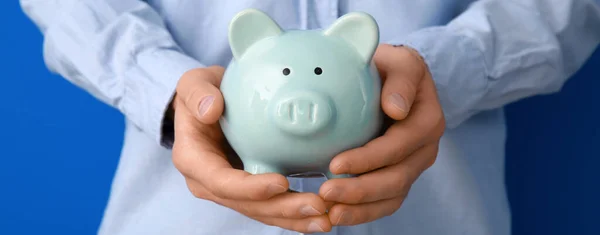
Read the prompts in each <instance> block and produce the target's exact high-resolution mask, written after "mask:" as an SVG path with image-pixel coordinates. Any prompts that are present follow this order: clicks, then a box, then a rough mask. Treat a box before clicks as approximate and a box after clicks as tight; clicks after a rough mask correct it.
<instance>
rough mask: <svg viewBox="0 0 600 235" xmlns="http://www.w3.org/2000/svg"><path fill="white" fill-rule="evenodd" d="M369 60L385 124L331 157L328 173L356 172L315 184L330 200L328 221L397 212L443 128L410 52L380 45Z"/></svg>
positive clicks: (420, 65)
mask: <svg viewBox="0 0 600 235" xmlns="http://www.w3.org/2000/svg"><path fill="white" fill-rule="evenodd" d="M373 59H374V61H375V64H376V66H377V68H378V70H379V72H380V75H381V77H382V80H383V84H384V85H383V89H382V94H381V105H382V108H383V110H384V112H385V113H386V114H387V116H389V119H390V121H391V126H390V127H389V128H387V129H386V130H385V133H384V134H383V135H382V136H381V137H378V138H376V139H374V140H372V141H371V142H369V143H367V144H366V145H364V146H363V147H360V148H356V149H352V150H349V151H345V152H343V153H341V154H339V155H338V156H336V157H335V158H334V159H333V160H332V162H331V164H330V166H329V169H330V170H331V172H333V173H334V174H359V176H358V177H356V178H348V179H332V180H328V181H326V182H325V183H324V184H323V185H322V186H321V188H320V190H319V194H320V195H321V197H323V198H324V199H325V200H326V201H330V202H335V203H336V204H335V205H334V206H333V207H332V208H331V209H330V210H329V217H330V220H331V223H332V224H333V225H356V224H361V223H367V222H371V221H373V220H376V219H379V218H381V217H384V216H389V215H392V214H393V213H394V212H395V211H396V210H398V209H399V208H400V206H401V204H402V202H403V201H404V198H405V197H406V196H407V194H408V191H409V189H410V187H411V186H412V184H413V182H415V180H416V179H417V177H419V175H420V174H421V173H422V172H423V171H424V170H425V169H427V168H429V167H430V166H431V165H432V164H433V163H434V161H435V158H436V156H437V152H438V143H439V140H440V138H441V136H442V134H443V132H444V129H445V120H444V115H443V113H442V109H441V106H440V104H439V102H438V97H437V93H436V89H435V85H434V82H433V80H432V78H431V74H430V73H429V70H428V69H427V66H426V64H425V63H424V62H423V60H422V59H421V57H420V56H419V55H418V53H417V52H416V51H414V50H412V49H409V48H407V47H402V46H391V45H381V46H379V47H378V49H377V51H376V53H375V56H374V58H373Z"/></svg>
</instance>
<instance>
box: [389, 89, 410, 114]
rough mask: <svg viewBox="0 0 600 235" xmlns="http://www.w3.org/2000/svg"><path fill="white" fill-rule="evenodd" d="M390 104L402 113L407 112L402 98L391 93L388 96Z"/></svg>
mask: <svg viewBox="0 0 600 235" xmlns="http://www.w3.org/2000/svg"><path fill="white" fill-rule="evenodd" d="M390 102H391V103H392V104H393V105H394V106H395V107H396V108H397V109H400V111H402V112H406V111H407V110H408V106H407V105H406V101H405V100H404V98H402V96H401V95H400V94H398V93H392V94H391V95H390Z"/></svg>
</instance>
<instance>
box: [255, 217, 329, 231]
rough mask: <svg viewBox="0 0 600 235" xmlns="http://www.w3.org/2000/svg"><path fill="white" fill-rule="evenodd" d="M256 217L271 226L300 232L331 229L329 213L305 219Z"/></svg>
mask: <svg viewBox="0 0 600 235" xmlns="http://www.w3.org/2000/svg"><path fill="white" fill-rule="evenodd" d="M254 219H256V220H258V221H260V222H262V223H264V224H266V225H270V226H277V227H280V228H283V229H287V230H292V231H296V232H300V233H320V232H329V231H331V222H329V221H330V220H329V217H327V215H321V216H315V217H310V218H305V219H300V220H298V219H285V218H273V217H255V218H254Z"/></svg>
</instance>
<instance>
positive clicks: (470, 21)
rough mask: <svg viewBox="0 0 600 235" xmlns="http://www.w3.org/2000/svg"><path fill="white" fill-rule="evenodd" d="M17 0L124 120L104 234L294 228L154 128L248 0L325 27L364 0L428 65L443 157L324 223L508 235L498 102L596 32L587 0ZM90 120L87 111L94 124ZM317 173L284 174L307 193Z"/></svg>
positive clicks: (386, 34) (542, 89) (591, 45)
mask: <svg viewBox="0 0 600 235" xmlns="http://www.w3.org/2000/svg"><path fill="white" fill-rule="evenodd" d="M471 2H472V1H459V0H419V1H410V0H399V1H384V0H370V1H366V0H319V1H316V0H289V1H283V0H261V1H256V0H235V1H233V0H231V1H225V0H222V1H203V0H150V1H139V0H54V1H47V0H21V5H22V7H23V9H24V11H25V13H26V14H27V15H28V16H29V17H30V18H31V19H32V20H33V22H34V23H35V24H36V25H37V26H38V27H39V28H40V30H41V32H43V34H44V36H45V40H44V59H45V62H46V64H47V66H48V67H49V68H50V69H51V70H52V71H53V72H56V73H58V74H60V75H62V76H63V77H64V78H65V79H68V80H69V81H71V82H72V83H74V84H75V85H77V86H79V87H81V88H83V89H85V90H87V91H88V92H89V93H91V94H92V95H94V96H95V97H97V98H98V99H100V100H102V101H103V102H105V103H107V104H108V105H111V106H113V107H115V108H117V109H119V110H120V111H121V112H122V113H123V114H124V116H125V117H126V119H127V128H126V134H125V144H124V147H123V152H122V156H121V160H120V163H119V167H118V170H117V173H116V176H115V178H114V183H113V187H112V191H111V196H110V201H109V203H108V206H107V209H106V212H105V216H104V220H103V222H102V225H101V228H100V230H99V234H106V235H121V234H123V235H124V234H147V235H150V234H178V235H185V234H190V235H191V234H194V235H202V234H206V235H214V234H249V235H250V234H251V235H255V234H261V235H271V234H273V235H275V234H294V235H296V234H297V233H296V232H291V231H285V230H283V229H280V228H277V227H270V226H265V225H263V224H261V223H259V222H255V221H253V220H251V219H249V218H246V217H244V216H243V215H241V214H238V213H237V212H235V211H232V210H230V209H228V208H224V207H221V206H219V205H216V204H214V203H212V202H209V201H204V200H200V199H196V198H194V197H193V196H192V194H191V193H190V192H189V191H188V189H187V187H186V184H185V181H184V179H183V177H182V176H181V174H180V173H179V172H178V171H177V170H176V169H175V168H174V167H173V164H172V162H171V158H170V154H171V151H170V150H169V148H166V147H164V146H163V144H164V143H165V140H167V139H168V138H169V136H165V135H163V133H162V132H161V128H162V127H163V125H164V123H163V120H164V113H165V109H166V107H167V104H168V103H169V101H170V99H171V97H172V95H173V92H174V89H175V85H176V83H177V80H178V78H179V77H180V76H181V75H182V74H183V73H184V72H185V71H187V70H189V69H192V68H196V67H202V66H208V65H214V64H218V65H222V66H225V65H227V63H228V61H229V60H230V59H231V52H230V49H229V46H228V43H227V42H228V41H227V26H228V24H229V21H230V20H231V18H232V17H233V16H234V14H236V13H237V12H238V11H240V10H242V9H244V8H248V7H253V8H258V9H261V10H263V11H265V12H267V13H268V14H269V15H270V16H272V17H273V18H274V19H275V20H276V21H277V22H278V23H279V24H280V25H281V26H282V27H283V28H285V29H316V28H324V27H327V26H329V25H330V24H331V23H332V22H333V21H334V20H335V19H336V18H338V17H339V16H340V15H342V14H345V13H347V12H351V11H365V12H367V13H370V14H371V15H373V16H374V18H375V19H376V20H377V22H378V23H379V25H380V30H381V42H382V43H393V44H405V45H408V46H411V47H413V48H415V49H416V50H417V51H419V52H420V53H421V54H422V56H423V57H424V59H425V61H426V63H427V65H428V66H429V68H430V70H431V72H432V75H433V79H434V80H435V83H436V87H437V90H438V93H439V97H440V102H441V104H442V107H443V110H444V113H445V117H446V119H447V124H448V130H447V131H446V134H445V135H444V136H443V138H442V141H441V145H440V152H439V156H438V160H437V162H436V163H435V165H434V166H433V167H431V168H430V169H429V170H427V171H425V172H424V173H423V175H422V176H421V177H420V178H419V179H418V180H417V182H416V183H415V184H414V185H413V187H412V189H411V191H410V193H409V195H408V197H407V199H406V201H405V202H404V204H403V206H402V208H400V210H399V211H397V212H396V213H395V214H394V215H392V216H389V217H385V218H382V219H380V220H378V221H374V222H371V223H368V224H362V225H358V226H352V227H335V228H334V229H333V231H332V232H331V233H329V234H338V235H363V234H371V235H380V234H447V235H454V234H478V235H486V234H497V235H505V234H509V233H510V213H509V208H508V203H507V198H506V192H505V188H504V141H505V137H506V133H505V124H504V117H503V113H502V107H503V106H504V105H506V104H508V103H510V102H513V101H515V100H518V99H521V98H524V97H529V96H533V95H538V94H546V93H551V92H556V91H559V90H560V88H561V87H562V85H563V84H564V83H565V81H566V80H567V79H568V78H569V77H570V76H571V75H572V74H573V73H574V72H575V71H577V70H578V69H579V68H580V66H582V64H583V63H584V62H585V60H586V59H587V58H588V57H589V56H590V55H591V53H592V52H593V51H594V50H595V48H596V46H597V45H598V43H599V41H600V8H599V7H598V6H597V5H596V3H594V2H592V1H591V0H545V1H539V0H518V1H517V0H481V1H475V2H473V3H471ZM90 125H93V123H90ZM321 182H322V181H321V180H315V179H293V180H292V181H291V185H292V187H293V188H295V189H298V190H303V191H313V192H316V191H317V190H318V187H319V186H320V183H321Z"/></svg>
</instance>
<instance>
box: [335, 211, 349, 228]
mask: <svg viewBox="0 0 600 235" xmlns="http://www.w3.org/2000/svg"><path fill="white" fill-rule="evenodd" d="M350 222H352V214H350V213H348V212H342V215H340V217H339V218H338V220H337V222H336V223H335V225H344V224H349V223H350Z"/></svg>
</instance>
